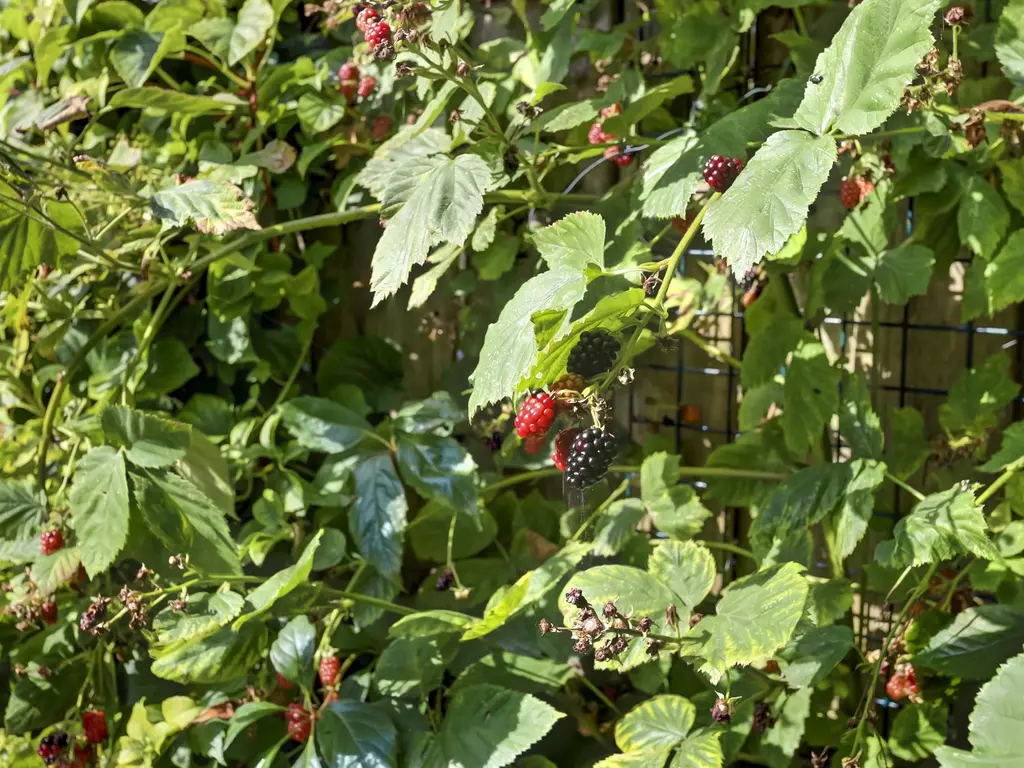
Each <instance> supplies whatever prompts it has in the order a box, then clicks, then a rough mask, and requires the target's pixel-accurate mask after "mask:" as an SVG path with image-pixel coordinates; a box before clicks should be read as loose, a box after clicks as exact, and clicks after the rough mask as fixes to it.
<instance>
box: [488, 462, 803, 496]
mask: <svg viewBox="0 0 1024 768" xmlns="http://www.w3.org/2000/svg"><path fill="white" fill-rule="evenodd" d="M608 471H609V472H620V473H623V474H627V473H630V472H639V471H640V467H639V466H627V465H614V466H612V467H609V470H608ZM561 474H562V473H561V471H559V470H557V469H555V468H554V467H549V468H546V469H532V470H530V471H529V472H521V473H520V474H518V475H511V476H509V477H504V478H502V479H501V480H497V481H496V482H493V483H491V484H490V485H486V486H484V487H483V488H482V489H481V490H480V493H484V494H487V493H493V492H494V491H500V490H503V489H505V488H508V487H510V486H513V485H518V484H519V483H528V482H531V481H533V480H543V479H545V478H548V477H558V476H560V475H561ZM679 477H693V478H700V477H726V478H728V477H731V478H736V479H740V480H765V481H769V482H771V481H782V480H785V479H786V473H783V472H765V471H762V470H759V469H733V468H732V467H680V468H679Z"/></svg>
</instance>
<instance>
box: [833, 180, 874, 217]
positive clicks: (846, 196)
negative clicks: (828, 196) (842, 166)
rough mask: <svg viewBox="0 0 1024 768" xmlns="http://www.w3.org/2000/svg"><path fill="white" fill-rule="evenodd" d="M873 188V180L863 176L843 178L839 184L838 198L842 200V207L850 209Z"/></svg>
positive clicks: (859, 202) (872, 190) (858, 203)
mask: <svg viewBox="0 0 1024 768" xmlns="http://www.w3.org/2000/svg"><path fill="white" fill-rule="evenodd" d="M874 190H875V185H874V182H872V181H870V180H868V179H866V178H865V177H863V176H856V177H854V178H852V179H843V183H842V184H840V185H839V200H840V201H841V202H842V204H843V207H844V208H845V209H846V210H848V211H852V210H853V209H854V208H856V207H857V206H858V205H860V204H861V201H862V200H864V198H865V197H867V196H868V195H870V194H871V193H872V192H874Z"/></svg>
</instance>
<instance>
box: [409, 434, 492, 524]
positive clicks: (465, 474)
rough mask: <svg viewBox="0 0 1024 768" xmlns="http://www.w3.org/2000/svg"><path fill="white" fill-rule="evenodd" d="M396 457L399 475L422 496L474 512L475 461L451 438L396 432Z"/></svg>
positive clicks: (475, 496)
mask: <svg viewBox="0 0 1024 768" xmlns="http://www.w3.org/2000/svg"><path fill="white" fill-rule="evenodd" d="M397 459H398V468H399V470H400V471H401V473H402V478H403V479H404V480H405V482H406V483H408V484H409V485H410V486H412V487H413V488H414V489H415V490H416V492H417V493H419V494H420V495H421V496H423V498H425V499H434V500H439V501H445V502H446V503H448V504H451V505H452V506H453V507H454V508H455V509H457V510H459V511H460V512H461V513H462V514H466V515H470V516H475V515H476V511H477V510H476V507H477V496H478V493H477V487H476V480H477V473H476V462H475V461H473V457H472V456H470V455H469V453H468V452H467V451H466V449H465V448H463V447H462V446H461V445H459V443H458V442H456V440H455V439H454V438H451V437H437V436H436V435H405V434H402V435H399V436H398V452H397Z"/></svg>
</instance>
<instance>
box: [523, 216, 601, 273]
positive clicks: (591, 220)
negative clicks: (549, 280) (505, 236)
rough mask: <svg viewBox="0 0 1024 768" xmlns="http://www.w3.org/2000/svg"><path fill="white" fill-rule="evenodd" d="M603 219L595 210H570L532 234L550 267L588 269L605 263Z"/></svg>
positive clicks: (541, 254)
mask: <svg viewBox="0 0 1024 768" xmlns="http://www.w3.org/2000/svg"><path fill="white" fill-rule="evenodd" d="M604 237H605V230H604V219H602V218H601V217H600V216H598V215H597V214H596V213H590V212H587V211H582V212H579V213H570V214H569V215H568V216H565V217H563V218H561V219H559V220H558V221H556V222H555V223H554V224H552V225H550V226H547V227H544V228H543V229H541V230H540V231H538V232H537V233H536V234H535V235H534V236H533V242H534V244H535V245H536V246H537V250H538V251H540V256H541V258H542V259H544V261H545V263H547V265H548V267H549V268H550V269H562V268H564V269H574V270H580V271H582V270H583V269H586V267H587V266H588V265H590V264H595V265H597V266H598V267H603V266H604Z"/></svg>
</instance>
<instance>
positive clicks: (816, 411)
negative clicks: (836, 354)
mask: <svg viewBox="0 0 1024 768" xmlns="http://www.w3.org/2000/svg"><path fill="white" fill-rule="evenodd" d="M838 385H839V373H838V371H836V370H835V369H834V368H833V367H832V365H831V364H830V363H829V361H828V356H827V355H826V353H825V347H824V346H822V345H821V344H820V343H818V342H816V341H802V342H801V343H800V346H798V347H797V349H796V352H794V353H793V359H792V361H791V362H790V364H789V368H788V369H787V370H786V384H785V391H784V395H783V413H782V426H783V429H784V430H785V433H786V446H787V447H788V448H789V450H791V451H792V452H793V453H794V454H796V455H797V456H804V455H806V454H807V452H808V451H810V450H811V448H812V447H814V446H816V445H817V444H818V441H819V439H820V437H821V434H822V429H823V428H824V426H825V424H826V422H828V420H829V419H830V418H831V417H832V414H833V413H835V411H836V407H837V406H838V404H839V391H838Z"/></svg>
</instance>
